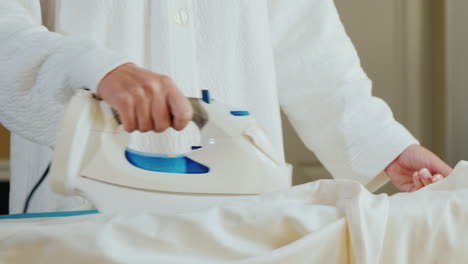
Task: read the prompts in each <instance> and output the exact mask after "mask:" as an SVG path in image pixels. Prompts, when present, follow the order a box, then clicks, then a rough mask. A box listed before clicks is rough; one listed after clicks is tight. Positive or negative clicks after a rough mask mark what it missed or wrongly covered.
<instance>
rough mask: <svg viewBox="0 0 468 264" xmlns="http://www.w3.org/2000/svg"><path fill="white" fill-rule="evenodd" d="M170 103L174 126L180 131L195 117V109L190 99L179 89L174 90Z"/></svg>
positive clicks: (170, 96) (170, 95) (169, 99)
mask: <svg viewBox="0 0 468 264" xmlns="http://www.w3.org/2000/svg"><path fill="white" fill-rule="evenodd" d="M168 104H169V109H170V111H171V114H172V116H173V120H172V127H173V128H174V129H175V130H178V131H180V130H182V129H184V128H185V127H186V126H187V124H188V123H189V122H190V121H191V120H192V118H193V109H192V105H191V104H190V102H189V100H188V99H187V97H185V96H184V95H183V94H182V93H181V92H180V91H179V90H172V91H171V93H170V94H169V97H168Z"/></svg>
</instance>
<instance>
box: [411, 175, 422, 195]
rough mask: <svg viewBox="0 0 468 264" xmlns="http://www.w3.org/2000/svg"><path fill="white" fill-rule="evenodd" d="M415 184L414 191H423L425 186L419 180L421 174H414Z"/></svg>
mask: <svg viewBox="0 0 468 264" xmlns="http://www.w3.org/2000/svg"><path fill="white" fill-rule="evenodd" d="M413 183H414V189H413V191H417V190H419V189H421V188H422V187H423V186H424V185H423V184H422V182H421V180H420V179H419V172H415V173H414V174H413Z"/></svg>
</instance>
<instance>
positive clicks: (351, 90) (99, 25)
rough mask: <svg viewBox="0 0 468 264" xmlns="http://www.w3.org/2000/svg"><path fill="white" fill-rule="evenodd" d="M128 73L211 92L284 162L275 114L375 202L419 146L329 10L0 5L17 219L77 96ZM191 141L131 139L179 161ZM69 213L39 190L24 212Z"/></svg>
mask: <svg viewBox="0 0 468 264" xmlns="http://www.w3.org/2000/svg"><path fill="white" fill-rule="evenodd" d="M126 62H134V63H137V64H138V65H140V66H142V67H145V68H147V69H150V70H152V71H155V72H158V73H161V74H166V75H168V76H171V77H172V78H173V79H174V80H175V82H176V83H177V84H178V87H179V88H180V89H181V90H182V92H183V93H184V94H185V95H186V96H195V97H199V96H200V90H201V89H208V90H210V91H211V94H212V96H213V97H214V98H215V99H217V100H219V101H222V102H224V103H226V104H228V105H231V106H235V107H238V108H239V109H242V110H243V109H245V110H249V111H250V112H251V113H252V114H253V115H254V116H255V117H256V119H257V120H258V122H259V123H260V124H261V125H262V126H263V127H264V129H265V130H266V131H267V133H268V136H269V137H270V139H271V140H272V141H273V142H274V143H275V144H276V146H277V148H278V149H279V150H281V151H282V150H283V142H282V132H281V120H280V107H281V108H282V110H283V111H284V112H285V113H286V115H287V116H288V118H289V119H290V120H291V122H292V124H293V126H294V128H295V129H296V130H297V132H298V133H299V135H300V137H301V139H302V140H303V141H304V143H305V144H306V145H307V146H308V147H309V148H310V149H311V150H312V151H313V152H315V153H316V155H317V156H318V158H319V159H320V160H321V161H322V163H323V164H324V165H325V167H326V168H327V169H328V170H329V171H330V172H331V174H332V175H333V176H334V177H335V178H338V179H353V180H356V181H359V182H360V183H362V184H363V185H366V186H367V187H368V188H369V189H371V190H375V189H376V188H378V187H380V186H381V185H382V184H384V183H385V182H386V181H387V178H386V177H385V176H384V174H381V172H382V171H383V170H384V168H385V167H386V166H387V165H388V164H389V163H390V162H391V161H392V160H393V159H395V158H396V157H397V156H398V155H399V154H400V153H401V152H402V151H403V150H404V149H405V148H406V147H408V146H409V145H411V144H413V143H417V141H416V140H415V139H414V138H413V137H412V136H411V134H410V133H409V132H408V131H407V130H406V129H405V128H404V127H402V126H401V125H400V124H399V123H398V122H396V121H395V120H394V118H393V115H392V112H391V111H390V109H389V108H388V106H387V104H385V102H383V101H382V100H380V99H378V98H375V97H373V96H372V95H371V86H372V84H371V81H370V80H369V79H368V77H367V76H366V74H365V73H364V71H363V70H362V68H361V66H360V61H359V58H358V55H357V53H356V50H355V49H354V47H353V45H352V43H351V41H350V39H349V38H348V36H347V34H346V32H345V30H344V28H343V25H342V23H341V21H340V19H339V16H338V13H337V10H336V8H335V6H334V3H333V1H331V0H297V1H293V2H291V1H286V0H272V1H266V0H258V1H257V0H256V1H250V0H239V1H218V0H196V1H195V0H160V1H157V0H154V1H150V0H139V1H133V0H132V1H130V0H80V1H70V0H68V1H67V0H42V1H40V0H0V122H1V123H2V124H3V125H5V126H6V127H7V128H8V129H9V130H11V131H12V132H13V136H12V151H11V165H12V166H11V205H10V209H11V212H12V213H15V212H19V211H20V210H21V208H22V206H23V203H24V200H25V198H26V195H27V193H28V192H29V191H30V190H31V188H32V187H33V185H34V184H35V183H36V181H37V180H38V178H39V177H40V175H41V173H42V171H43V170H44V168H45V167H46V165H47V163H48V162H49V161H50V159H51V156H50V153H51V149H50V148H51V147H53V145H54V142H55V139H56V135H57V133H58V131H59V127H60V124H61V120H62V118H63V113H64V109H65V107H66V104H67V101H68V100H69V99H70V97H71V95H72V94H73V93H74V91H76V89H79V88H88V89H90V90H92V91H95V90H96V88H97V85H98V83H99V81H100V80H101V79H102V78H103V77H104V76H105V75H106V74H107V73H108V72H110V71H111V70H113V69H115V68H116V67H117V66H119V65H121V64H123V63H126ZM187 131H188V132H187ZM187 131H186V132H183V133H175V132H173V131H169V132H167V133H163V134H162V135H154V134H152V133H149V134H147V135H141V134H139V133H135V135H134V136H135V138H136V139H135V142H136V143H135V145H136V146H143V148H144V146H145V143H146V142H148V141H150V142H151V144H152V145H156V148H157V146H158V144H161V145H164V144H163V142H169V143H170V144H169V146H161V148H163V147H167V148H168V149H169V150H170V149H177V147H180V146H184V145H187V142H190V141H189V140H188V139H187V138H189V137H190V134H191V133H190V130H187ZM147 137H151V138H150V139H148V138H147ZM378 175H379V176H378ZM71 203H73V201H67V200H65V199H63V198H61V197H56V196H54V195H52V193H51V191H50V189H49V188H48V185H47V184H45V185H43V186H41V188H39V189H38V192H37V193H36V195H35V198H34V199H33V201H32V204H31V207H30V208H31V210H32V211H54V210H61V209H66V208H67V207H68V206H69V204H71Z"/></svg>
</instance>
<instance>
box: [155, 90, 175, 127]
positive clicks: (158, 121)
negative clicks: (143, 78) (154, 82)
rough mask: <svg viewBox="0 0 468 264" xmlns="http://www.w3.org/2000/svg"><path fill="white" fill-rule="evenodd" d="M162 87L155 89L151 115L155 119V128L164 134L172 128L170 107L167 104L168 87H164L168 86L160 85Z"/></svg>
mask: <svg viewBox="0 0 468 264" xmlns="http://www.w3.org/2000/svg"><path fill="white" fill-rule="evenodd" d="M160 85H161V87H159V89H158V87H155V89H154V90H153V91H154V94H153V96H152V101H151V113H152V119H153V128H154V130H155V131H156V132H164V131H165V130H166V129H168V128H169V127H170V126H171V119H170V115H169V109H168V105H167V103H166V101H167V100H166V94H167V92H166V90H167V89H168V88H167V87H163V85H167V84H163V83H161V84H160Z"/></svg>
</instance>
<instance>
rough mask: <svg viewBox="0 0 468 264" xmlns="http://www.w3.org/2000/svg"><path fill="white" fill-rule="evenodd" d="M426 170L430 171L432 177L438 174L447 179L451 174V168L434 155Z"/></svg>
mask: <svg viewBox="0 0 468 264" xmlns="http://www.w3.org/2000/svg"><path fill="white" fill-rule="evenodd" d="M431 154H432V153H431ZM428 169H429V170H430V171H431V173H432V175H435V174H440V175H442V176H444V177H447V176H449V175H450V174H451V173H452V168H451V167H450V166H449V165H448V164H447V163H445V162H443V161H442V160H441V159H440V158H439V157H437V156H436V155H435V154H432V157H431V160H430V165H429V168H428Z"/></svg>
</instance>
